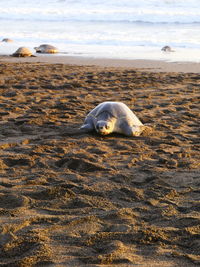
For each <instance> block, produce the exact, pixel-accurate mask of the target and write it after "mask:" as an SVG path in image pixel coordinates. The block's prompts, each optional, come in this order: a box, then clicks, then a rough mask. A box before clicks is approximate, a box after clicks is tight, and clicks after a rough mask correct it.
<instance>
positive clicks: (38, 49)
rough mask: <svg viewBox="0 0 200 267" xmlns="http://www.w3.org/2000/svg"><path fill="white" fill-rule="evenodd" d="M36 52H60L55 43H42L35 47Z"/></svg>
mask: <svg viewBox="0 0 200 267" xmlns="http://www.w3.org/2000/svg"><path fill="white" fill-rule="evenodd" d="M34 49H35V50H36V53H44V54H45V53H46V54H54V53H58V49H57V48H56V47H55V46H53V45H48V44H42V45H40V46H39V47H34Z"/></svg>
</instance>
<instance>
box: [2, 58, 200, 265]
mask: <svg viewBox="0 0 200 267" xmlns="http://www.w3.org/2000/svg"><path fill="white" fill-rule="evenodd" d="M199 73H200V65H199V64H197V63H167V62H157V61H144V60H143V61H140V60H138V61H127V60H104V59H99V60H96V59H95V60H94V59H84V58H82V59H80V58H78V57H74V58H70V57H59V56H55V57H54V56H52V57H33V58H20V59H19V58H12V57H0V90H1V94H0V99H1V100H0V116H1V122H0V124H1V127H0V173H1V174H0V266H9V267H10V266H17V267H18V266H20V267H27V266H52V267H53V266H59V267H60V266H69V267H71V266H93V267H96V266H112V267H114V266H120V267H121V266H122V267H125V266H142V267H151V266H152V267H156V266H158V267H160V266H162V267H169V266H170V267H171V266H177V267H178V266H182V267H190V266H198V265H200V241H199V238H200V217H199V211H200V197H199V193H200V190H199V184H200V183H199V176H200V153H199V99H200V95H199V92H200V76H199ZM107 100H112V101H121V102H124V103H125V104H127V105H128V106H129V107H130V108H131V110H133V111H134V112H135V114H136V115H137V116H138V117H139V119H140V120H141V121H142V122H143V123H144V124H148V125H149V126H151V128H152V131H151V132H149V133H144V134H143V135H142V136H140V137H126V136H122V135H120V134H111V135H108V136H100V135H98V134H97V133H82V132H80V130H79V127H80V126H81V125H82V123H83V121H84V118H85V116H86V114H87V113H88V112H89V111H90V110H91V109H92V108H94V107H95V106H96V105H97V104H99V103H101V102H103V101H107Z"/></svg>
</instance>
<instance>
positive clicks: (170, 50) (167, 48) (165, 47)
mask: <svg viewBox="0 0 200 267" xmlns="http://www.w3.org/2000/svg"><path fill="white" fill-rule="evenodd" d="M161 50H162V51H164V52H174V50H172V49H171V47H170V46H169V45H165V46H163V48H162V49H161Z"/></svg>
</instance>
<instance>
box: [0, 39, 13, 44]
mask: <svg viewBox="0 0 200 267" xmlns="http://www.w3.org/2000/svg"><path fill="white" fill-rule="evenodd" d="M2 42H5V43H12V42H13V40H12V39H9V38H4V39H3V40H2Z"/></svg>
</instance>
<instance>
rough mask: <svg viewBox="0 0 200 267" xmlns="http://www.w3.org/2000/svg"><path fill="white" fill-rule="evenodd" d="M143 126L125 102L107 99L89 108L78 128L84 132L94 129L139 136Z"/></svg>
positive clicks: (105, 133)
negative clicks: (91, 108)
mask: <svg viewBox="0 0 200 267" xmlns="http://www.w3.org/2000/svg"><path fill="white" fill-rule="evenodd" d="M145 128H146V126H144V125H143V124H142V122H141V121H140V120H139V119H138V118H137V116H136V115H135V114H134V113H133V112H132V111H131V110H130V109H129V108H128V106H127V105H126V104H124V103H122V102H112V101H108V102H103V103H101V104H99V105H98V106H96V107H95V108H94V109H93V110H91V111H90V112H89V114H88V115H87V116H86V118H85V121H84V124H83V125H82V126H81V128H80V129H81V130H83V131H85V132H89V131H93V130H96V132H97V133H100V134H102V135H107V134H110V133H113V132H115V133H121V134H124V135H126V136H139V135H140V134H141V133H142V131H143V130H144V129H145Z"/></svg>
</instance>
